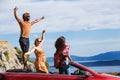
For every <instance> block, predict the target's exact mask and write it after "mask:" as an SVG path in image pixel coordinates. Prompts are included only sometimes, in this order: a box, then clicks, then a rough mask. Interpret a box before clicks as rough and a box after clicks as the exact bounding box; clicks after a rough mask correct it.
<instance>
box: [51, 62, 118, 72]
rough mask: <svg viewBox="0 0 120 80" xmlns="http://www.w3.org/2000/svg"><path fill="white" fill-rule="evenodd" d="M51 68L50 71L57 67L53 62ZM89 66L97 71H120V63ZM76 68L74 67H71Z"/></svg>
mask: <svg viewBox="0 0 120 80" xmlns="http://www.w3.org/2000/svg"><path fill="white" fill-rule="evenodd" d="M49 65H50V68H49V71H51V72H54V71H55V70H56V69H55V67H53V62H49ZM86 67H87V68H89V69H91V70H93V71H95V72H120V65H117V66H86ZM70 70H74V68H70Z"/></svg>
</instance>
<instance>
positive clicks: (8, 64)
mask: <svg viewBox="0 0 120 80" xmlns="http://www.w3.org/2000/svg"><path fill="white" fill-rule="evenodd" d="M20 61H21V60H20V56H19V54H18V53H17V52H16V50H15V49H14V47H13V46H11V45H10V44H9V43H8V42H7V41H0V72H6V70H10V69H22V68H23V65H22V64H21V63H20ZM28 64H29V66H30V68H31V69H32V71H35V68H34V64H32V63H30V62H29V63H28Z"/></svg>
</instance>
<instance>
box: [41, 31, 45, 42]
mask: <svg viewBox="0 0 120 80" xmlns="http://www.w3.org/2000/svg"><path fill="white" fill-rule="evenodd" d="M44 33H45V30H43V31H42V37H41V44H43V42H44V40H45V37H44Z"/></svg>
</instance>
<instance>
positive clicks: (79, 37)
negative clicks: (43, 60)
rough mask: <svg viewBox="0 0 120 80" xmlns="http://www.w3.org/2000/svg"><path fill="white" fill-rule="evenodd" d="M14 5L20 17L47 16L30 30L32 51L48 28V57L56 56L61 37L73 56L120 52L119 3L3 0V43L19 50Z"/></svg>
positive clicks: (114, 0) (113, 0)
mask: <svg viewBox="0 0 120 80" xmlns="http://www.w3.org/2000/svg"><path fill="white" fill-rule="evenodd" d="M6 5H7V6H6ZM15 6H17V7H18V11H17V14H18V16H19V17H20V18H21V17H22V14H23V13H24V12H29V13H30V15H31V21H32V20H34V19H37V18H39V17H41V16H45V19H44V20H43V21H41V22H40V23H37V24H35V25H33V27H32V28H31V36H30V49H31V48H32V46H33V45H34V40H35V38H36V37H41V32H42V30H43V29H46V33H45V43H44V44H43V49H44V51H45V55H46V57H53V55H54V52H55V47H54V43H55V40H56V39H57V38H58V37H60V36H65V38H66V42H67V43H68V44H69V45H70V55H74V54H75V55H77V56H85V57H87V56H93V55H98V54H100V53H105V52H109V51H120V35H119V34H120V0H109V1H107V0H106V1H105V0H21V1H19V0H12V1H7V0H1V1H0V12H1V15H0V17H1V19H0V40H6V41H8V42H9V43H10V44H11V45H12V46H14V47H15V46H16V47H18V48H20V46H19V42H18V40H19V33H20V30H19V25H18V23H17V21H16V20H15V18H14V15H13V9H14V7H15ZM30 49H29V50H30ZM31 57H35V55H34V54H31Z"/></svg>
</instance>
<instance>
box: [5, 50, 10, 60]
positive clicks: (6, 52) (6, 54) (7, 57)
mask: <svg viewBox="0 0 120 80" xmlns="http://www.w3.org/2000/svg"><path fill="white" fill-rule="evenodd" d="M4 55H5V57H6V60H7V61H9V55H8V51H5V52H4Z"/></svg>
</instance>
